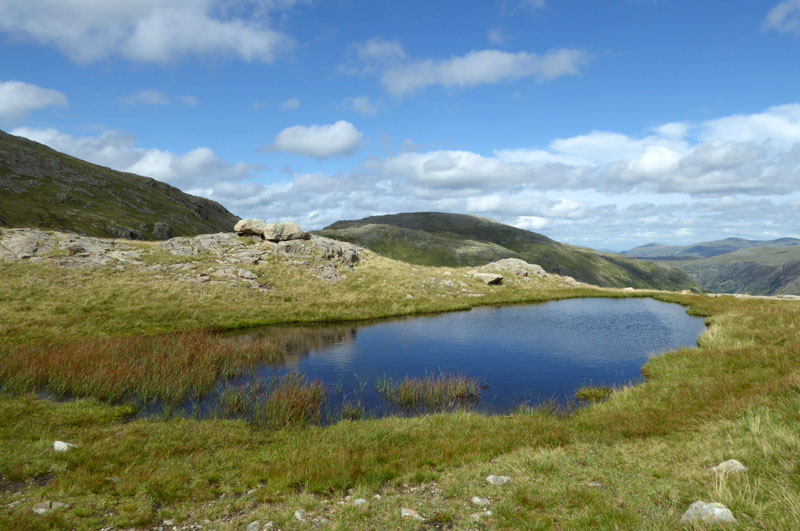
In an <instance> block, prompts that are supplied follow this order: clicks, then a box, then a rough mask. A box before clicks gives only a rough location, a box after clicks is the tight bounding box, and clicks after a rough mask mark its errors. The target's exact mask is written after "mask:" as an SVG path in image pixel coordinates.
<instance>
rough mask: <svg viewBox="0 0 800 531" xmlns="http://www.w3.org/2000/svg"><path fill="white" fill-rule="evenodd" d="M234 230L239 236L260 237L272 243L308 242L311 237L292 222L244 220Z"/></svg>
mask: <svg viewBox="0 0 800 531" xmlns="http://www.w3.org/2000/svg"><path fill="white" fill-rule="evenodd" d="M233 230H234V231H235V232H236V233H237V234H239V236H260V237H261V239H264V240H268V241H271V242H284V241H289V240H308V239H309V238H310V235H309V234H308V233H307V232H303V231H302V230H301V229H300V225H298V224H297V223H295V222H293V221H290V222H286V223H267V222H266V221H264V220H263V219H254V218H250V219H242V220H239V221H238V222H237V223H236V226H234V228H233Z"/></svg>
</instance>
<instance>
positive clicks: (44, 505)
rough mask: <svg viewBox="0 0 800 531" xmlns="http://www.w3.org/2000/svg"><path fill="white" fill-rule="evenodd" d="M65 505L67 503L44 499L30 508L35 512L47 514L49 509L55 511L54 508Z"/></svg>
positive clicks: (65, 506) (64, 506) (60, 507)
mask: <svg viewBox="0 0 800 531" xmlns="http://www.w3.org/2000/svg"><path fill="white" fill-rule="evenodd" d="M67 507H69V505H68V504H66V503H61V502H57V501H44V502H41V503H37V504H36V505H34V506H33V509H32V510H33V512H35V513H36V514H47V513H49V512H50V511H55V510H56V509H64V508H67Z"/></svg>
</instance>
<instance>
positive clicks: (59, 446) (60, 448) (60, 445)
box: [53, 441, 78, 452]
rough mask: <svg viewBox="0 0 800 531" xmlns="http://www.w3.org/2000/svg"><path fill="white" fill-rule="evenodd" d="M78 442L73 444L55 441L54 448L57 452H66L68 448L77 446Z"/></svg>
mask: <svg viewBox="0 0 800 531" xmlns="http://www.w3.org/2000/svg"><path fill="white" fill-rule="evenodd" d="M77 447H78V445H77V444H72V443H68V442H64V441H55V442H54V443H53V450H55V451H56V452H66V451H68V450H72V449H73V448H77Z"/></svg>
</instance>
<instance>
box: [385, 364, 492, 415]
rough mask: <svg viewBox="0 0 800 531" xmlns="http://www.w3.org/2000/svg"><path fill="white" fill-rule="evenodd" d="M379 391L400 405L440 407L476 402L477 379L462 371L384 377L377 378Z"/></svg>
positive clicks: (478, 385) (478, 383) (478, 393)
mask: <svg viewBox="0 0 800 531" xmlns="http://www.w3.org/2000/svg"><path fill="white" fill-rule="evenodd" d="M377 387H378V392H379V393H381V394H382V395H383V396H384V397H385V398H386V399H387V400H388V401H389V402H391V403H393V404H397V405H399V406H401V407H403V408H419V407H425V408H431V409H442V408H448V407H454V406H460V405H467V404H470V403H474V402H477V401H478V400H479V399H480V389H481V385H480V381H479V380H477V379H475V378H470V377H467V376H465V375H463V374H442V373H440V374H438V375H426V376H425V377H423V378H420V377H409V376H407V377H405V378H403V379H402V380H399V381H395V380H392V379H391V378H387V377H384V378H382V379H380V380H378V384H377Z"/></svg>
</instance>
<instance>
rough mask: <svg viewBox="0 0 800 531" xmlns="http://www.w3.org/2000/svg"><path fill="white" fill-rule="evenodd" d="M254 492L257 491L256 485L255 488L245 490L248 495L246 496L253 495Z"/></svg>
mask: <svg viewBox="0 0 800 531" xmlns="http://www.w3.org/2000/svg"><path fill="white" fill-rule="evenodd" d="M256 492H258V487H256V488H255V489H250V490H248V491H247V495H248V496H252V495H253V494H255V493H256Z"/></svg>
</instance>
